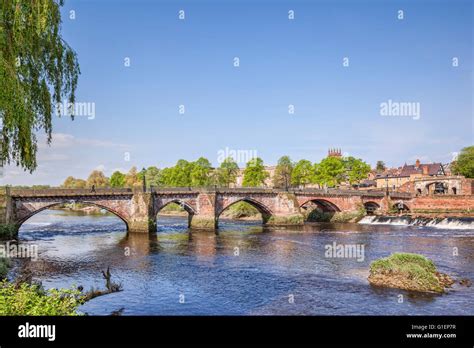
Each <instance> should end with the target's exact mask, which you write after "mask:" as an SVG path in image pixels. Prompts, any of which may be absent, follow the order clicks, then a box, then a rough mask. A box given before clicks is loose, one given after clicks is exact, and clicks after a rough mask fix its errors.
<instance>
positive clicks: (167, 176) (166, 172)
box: [158, 167, 174, 187]
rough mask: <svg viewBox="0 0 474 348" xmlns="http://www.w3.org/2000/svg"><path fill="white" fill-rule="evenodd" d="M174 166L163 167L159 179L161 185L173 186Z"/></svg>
mask: <svg viewBox="0 0 474 348" xmlns="http://www.w3.org/2000/svg"><path fill="white" fill-rule="evenodd" d="M173 169H174V168H173V167H171V168H163V169H162V170H161V172H160V176H159V179H158V183H159V186H165V187H166V186H168V187H169V186H173Z"/></svg>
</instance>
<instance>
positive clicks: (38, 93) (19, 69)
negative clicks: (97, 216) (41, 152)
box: [0, 0, 80, 172]
mask: <svg viewBox="0 0 474 348" xmlns="http://www.w3.org/2000/svg"><path fill="white" fill-rule="evenodd" d="M62 5H63V1H62V0H36V1H31V0H2V1H1V2H0V121H1V128H0V138H1V141H0V144H1V145H0V163H11V162H13V163H15V164H16V165H18V166H21V167H22V168H24V169H26V170H29V171H30V172H31V171H33V170H34V169H36V166H37V162H36V152H37V139H36V132H37V131H39V130H44V131H45V133H46V135H47V142H48V143H50V142H51V131H52V122H51V117H52V113H53V111H54V105H53V104H54V103H56V104H59V103H63V101H65V99H66V98H67V101H68V102H69V103H74V102H75V96H74V95H75V90H76V86H77V80H78V76H79V74H80V71H79V65H78V62H77V57H76V53H75V52H74V51H73V50H72V49H71V48H70V47H69V45H68V44H67V43H66V42H65V41H64V40H63V39H62V38H61V36H60V27H61V12H60V6H62ZM51 94H52V95H51Z"/></svg>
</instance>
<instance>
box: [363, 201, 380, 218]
mask: <svg viewBox="0 0 474 348" xmlns="http://www.w3.org/2000/svg"><path fill="white" fill-rule="evenodd" d="M364 208H365V211H366V212H367V215H373V214H374V213H375V211H377V210H379V209H380V204H378V203H377V202H373V201H368V202H364Z"/></svg>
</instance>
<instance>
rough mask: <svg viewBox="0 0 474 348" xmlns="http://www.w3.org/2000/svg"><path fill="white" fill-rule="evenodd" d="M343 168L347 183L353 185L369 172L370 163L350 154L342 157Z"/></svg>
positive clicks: (365, 177)
mask: <svg viewBox="0 0 474 348" xmlns="http://www.w3.org/2000/svg"><path fill="white" fill-rule="evenodd" d="M343 163H344V169H345V179H346V180H347V181H348V182H349V184H351V185H353V184H355V183H358V182H359V181H361V180H363V179H367V174H369V173H370V165H368V164H367V163H365V162H364V161H362V160H361V159H358V158H354V157H352V156H349V157H346V158H344V159H343Z"/></svg>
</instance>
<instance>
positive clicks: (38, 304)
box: [0, 280, 84, 316]
mask: <svg viewBox="0 0 474 348" xmlns="http://www.w3.org/2000/svg"><path fill="white" fill-rule="evenodd" d="M83 301H84V299H83V295H82V293H81V292H80V291H78V290H72V289H71V290H68V289H60V290H57V289H51V290H48V291H45V290H44V289H42V287H41V286H39V285H36V284H27V283H22V284H20V285H19V286H16V285H15V284H12V283H9V282H8V281H6V280H4V281H2V282H1V283H0V315H3V316H6V315H54V316H59V315H78V313H77V312H76V310H77V308H78V307H79V305H81V304H82V303H83Z"/></svg>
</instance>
